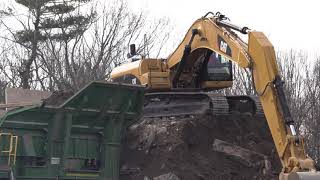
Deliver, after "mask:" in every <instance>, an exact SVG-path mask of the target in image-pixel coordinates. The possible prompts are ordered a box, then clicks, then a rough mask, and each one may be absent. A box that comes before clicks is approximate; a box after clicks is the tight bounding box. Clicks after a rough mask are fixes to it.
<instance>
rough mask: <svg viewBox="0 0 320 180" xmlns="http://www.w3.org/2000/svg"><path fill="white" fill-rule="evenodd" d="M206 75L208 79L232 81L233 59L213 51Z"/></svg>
mask: <svg viewBox="0 0 320 180" xmlns="http://www.w3.org/2000/svg"><path fill="white" fill-rule="evenodd" d="M206 75H207V76H206V80H208V81H232V63H231V61H230V60H229V59H227V58H226V57H224V56H222V55H220V54H218V53H216V52H214V51H213V52H212V53H211V55H210V57H209V59H208V61H207V67H206Z"/></svg>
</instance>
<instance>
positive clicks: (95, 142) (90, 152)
mask: <svg viewBox="0 0 320 180" xmlns="http://www.w3.org/2000/svg"><path fill="white" fill-rule="evenodd" d="M143 98H144V88H143V87H141V86H133V85H124V84H116V83H109V82H104V81H103V82H99V81H98V82H92V83H90V84H89V85H87V86H86V87H84V88H83V89H82V90H80V91H79V92H77V93H76V94H74V95H73V96H71V97H69V98H67V99H64V100H63V101H62V102H61V103H56V104H52V103H51V104H50V103H46V101H43V103H40V104H35V105H32V106H25V107H21V108H16V109H13V110H10V111H8V112H7V113H6V114H5V115H4V116H3V117H2V118H1V119H0V179H6V180H35V179H41V180H47V179H54V180H58V179H83V180H89V179H97V180H98V179H99V180H100V179H101V180H102V179H103V180H118V179H119V174H120V173H119V161H120V160H119V159H120V142H121V135H122V133H123V130H124V129H125V128H126V127H127V126H128V125H130V123H133V122H134V121H136V120H137V119H138V118H139V117H140V115H141V113H142V108H143ZM53 100H55V99H53ZM57 102H58V100H57Z"/></svg>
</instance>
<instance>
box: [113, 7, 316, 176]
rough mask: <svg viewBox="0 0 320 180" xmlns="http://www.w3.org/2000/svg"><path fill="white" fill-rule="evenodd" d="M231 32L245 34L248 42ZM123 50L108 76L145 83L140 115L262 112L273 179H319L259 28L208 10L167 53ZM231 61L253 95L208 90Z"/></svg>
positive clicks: (223, 84) (227, 78)
mask: <svg viewBox="0 0 320 180" xmlns="http://www.w3.org/2000/svg"><path fill="white" fill-rule="evenodd" d="M237 33H242V34H246V35H248V42H247V43H246V42H244V41H243V40H242V39H241V38H240V37H239V35H238V34H237ZM129 54H130V57H131V60H132V62H130V63H127V64H123V65H121V66H119V67H116V68H114V70H113V71H112V73H111V79H112V81H114V82H123V83H130V84H140V85H145V86H146V90H147V92H148V93H147V94H146V103H145V104H146V105H145V110H144V111H145V116H149V117H164V116H188V115H197V114H201V113H204V112H208V111H210V113H213V114H215V115H219V114H228V113H230V112H231V111H240V112H249V113H252V114H255V115H259V114H263V113H264V115H265V117H266V119H267V122H268V126H269V128H270V132H271V134H272V138H273V141H274V144H275V146H276V149H277V152H278V155H279V158H280V160H281V163H282V166H283V169H282V172H281V173H280V175H279V179H280V180H297V179H298V180H316V179H320V173H319V172H317V171H316V168H315V163H314V161H313V160H312V159H311V158H310V157H308V155H307V154H306V152H305V144H304V139H303V137H302V136H301V135H298V134H297V132H296V130H295V127H294V121H293V118H292V116H291V114H290V111H289V108H288V104H287V101H286V97H285V93H284V90H283V82H282V80H281V77H280V74H279V69H278V65H277V61H276V55H275V50H274V47H273V45H272V44H271V42H270V41H269V40H268V38H267V37H266V36H265V35H264V34H263V33H262V32H259V31H254V30H251V29H249V28H247V27H239V26H236V25H234V24H232V23H230V21H229V19H228V18H227V17H226V16H224V15H222V14H221V13H212V12H209V13H207V14H206V15H205V16H203V17H201V18H200V19H198V20H197V21H195V22H194V23H193V24H192V26H191V27H190V29H189V30H188V32H187V34H186V35H185V37H184V39H183V40H182V42H181V43H180V45H179V46H178V47H177V49H176V50H175V51H174V52H173V53H172V54H171V55H170V56H169V57H168V58H167V59H150V58H143V57H142V58H137V53H136V50H135V46H134V45H130V53H129ZM232 63H236V64H238V66H240V67H242V68H248V69H250V70H251V72H252V81H253V84H254V86H255V90H256V93H257V94H258V97H259V98H254V97H252V96H224V95H222V94H219V93H213V92H214V91H216V90H220V89H224V88H228V87H231V86H232V80H233V74H232Z"/></svg>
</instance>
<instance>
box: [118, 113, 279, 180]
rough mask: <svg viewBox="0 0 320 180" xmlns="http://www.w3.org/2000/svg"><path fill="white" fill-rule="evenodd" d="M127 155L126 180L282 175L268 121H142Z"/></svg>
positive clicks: (128, 139)
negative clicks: (171, 177) (160, 177)
mask: <svg viewBox="0 0 320 180" xmlns="http://www.w3.org/2000/svg"><path fill="white" fill-rule="evenodd" d="M219 142H227V144H229V145H231V146H227V147H225V146H222V147H221V146H220V144H219ZM217 143H218V144H217ZM230 147H231V149H230ZM122 149H123V150H122V152H121V159H122V160H121V171H122V172H125V173H123V175H122V176H121V180H138V179H139V180H142V179H151V180H152V179H153V178H154V177H157V176H159V175H162V174H166V173H173V174H175V175H176V176H177V177H178V178H179V179H180V180H213V179H224V180H228V179H236V180H238V179H239V180H240V179H243V180H246V179H268V180H270V179H277V177H278V173H279V172H280V161H279V159H278V157H277V155H276V151H275V147H274V145H273V141H272V139H271V136H270V132H269V129H268V127H267V124H266V121H265V118H263V117H260V118H259V117H252V116H250V115H246V114H233V115H232V116H228V117H227V116H219V117H217V116H209V115H206V116H203V117H189V118H171V119H142V120H140V121H139V122H138V123H136V124H134V125H133V126H131V127H130V128H129V129H128V131H127V133H126V136H125V138H124V140H123V148H122Z"/></svg>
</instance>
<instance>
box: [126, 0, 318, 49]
mask: <svg viewBox="0 0 320 180" xmlns="http://www.w3.org/2000/svg"><path fill="white" fill-rule="evenodd" d="M128 4H129V7H130V8H131V9H132V10H133V11H137V12H138V11H141V10H144V11H147V12H148V13H149V16H152V17H158V18H159V17H168V18H169V19H170V21H171V23H172V24H173V25H174V29H175V32H181V33H182V34H181V36H183V35H184V33H185V32H186V31H187V29H188V28H189V27H190V26H191V24H192V23H193V22H194V21H195V20H196V19H197V18H199V17H201V16H203V15H204V14H205V13H206V12H208V11H212V12H217V11H220V12H222V13H223V14H225V15H226V16H227V17H229V18H230V19H231V21H232V23H234V24H238V25H241V26H248V27H249V28H251V29H254V30H259V31H263V32H264V33H265V34H266V35H267V36H268V37H269V39H270V40H271V42H272V43H273V45H274V46H275V47H276V49H280V50H287V49H291V48H292V49H297V50H304V51H307V52H308V53H310V54H312V55H314V54H315V53H316V54H320V20H319V18H320V10H319V8H320V1H317V0H304V1H302V0H264V1H259V0H191V1H188V0H128ZM181 38H182V37H181Z"/></svg>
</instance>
